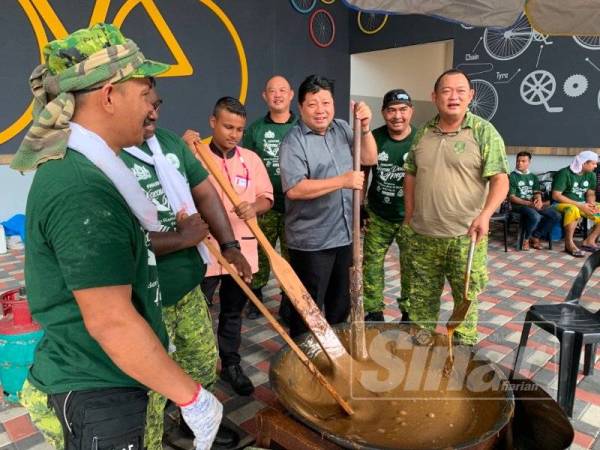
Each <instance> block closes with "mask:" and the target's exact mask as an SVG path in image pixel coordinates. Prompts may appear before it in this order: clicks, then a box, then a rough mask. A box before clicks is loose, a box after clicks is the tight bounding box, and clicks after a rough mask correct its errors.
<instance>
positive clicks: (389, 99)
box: [381, 89, 412, 109]
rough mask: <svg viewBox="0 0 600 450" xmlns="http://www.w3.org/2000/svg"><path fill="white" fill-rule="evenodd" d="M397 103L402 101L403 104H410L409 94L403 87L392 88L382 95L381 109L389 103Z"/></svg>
mask: <svg viewBox="0 0 600 450" xmlns="http://www.w3.org/2000/svg"><path fill="white" fill-rule="evenodd" d="M398 103H404V104H405V105H408V106H412V100H411V99H410V95H408V92H406V91H405V90H404V89H392V90H391V91H389V92H387V93H386V94H385V95H384V96H383V105H382V106H381V109H385V108H387V107H388V106H390V105H396V104H398Z"/></svg>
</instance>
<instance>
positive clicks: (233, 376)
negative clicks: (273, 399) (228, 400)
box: [221, 364, 254, 395]
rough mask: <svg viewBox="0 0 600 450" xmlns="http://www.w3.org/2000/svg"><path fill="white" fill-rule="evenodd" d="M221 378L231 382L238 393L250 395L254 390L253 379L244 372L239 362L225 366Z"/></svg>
mask: <svg viewBox="0 0 600 450" xmlns="http://www.w3.org/2000/svg"><path fill="white" fill-rule="evenodd" d="M221 379H222V380H223V381H226V382H227V383H229V384H230V385H231V387H232V388H233V390H234V391H235V393H236V394H238V395H250V394H252V393H253V392H254V385H253V384H252V381H250V378H248V377H247V376H246V374H244V372H243V371H242V368H241V366H240V365H239V364H233V365H231V366H225V367H223V368H222V369H221Z"/></svg>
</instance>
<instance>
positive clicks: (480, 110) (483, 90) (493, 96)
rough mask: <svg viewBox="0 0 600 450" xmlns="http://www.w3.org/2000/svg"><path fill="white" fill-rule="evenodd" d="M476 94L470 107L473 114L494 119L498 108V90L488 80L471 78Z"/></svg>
mask: <svg viewBox="0 0 600 450" xmlns="http://www.w3.org/2000/svg"><path fill="white" fill-rule="evenodd" d="M471 84H472V86H473V90H474V91H475V95H474V96H473V100H471V104H470V105H469V109H470V110H471V112H472V113H473V114H476V115H478V116H481V117H483V118H484V119H486V120H492V117H494V114H496V111H497V110H498V91H496V88H495V87H494V86H493V85H492V84H491V83H490V82H489V81H486V80H471Z"/></svg>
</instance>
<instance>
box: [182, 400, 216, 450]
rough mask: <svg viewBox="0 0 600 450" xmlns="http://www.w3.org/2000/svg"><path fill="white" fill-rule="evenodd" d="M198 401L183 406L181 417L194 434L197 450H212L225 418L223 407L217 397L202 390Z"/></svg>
mask: <svg viewBox="0 0 600 450" xmlns="http://www.w3.org/2000/svg"><path fill="white" fill-rule="evenodd" d="M200 389H201V390H200V394H199V395H197V396H196V399H195V400H194V401H193V402H192V403H190V404H188V405H186V406H181V416H182V417H183V420H185V423H187V424H188V426H189V427H190V429H191V430H192V431H193V432H194V436H195V438H196V439H194V445H195V446H196V450H210V447H211V445H212V443H213V441H214V439H215V436H216V435H217V430H218V429H219V425H220V424H221V418H222V417H223V405H222V404H221V402H219V400H217V397H215V396H214V395H212V394H211V393H210V392H208V391H207V390H206V389H204V388H200Z"/></svg>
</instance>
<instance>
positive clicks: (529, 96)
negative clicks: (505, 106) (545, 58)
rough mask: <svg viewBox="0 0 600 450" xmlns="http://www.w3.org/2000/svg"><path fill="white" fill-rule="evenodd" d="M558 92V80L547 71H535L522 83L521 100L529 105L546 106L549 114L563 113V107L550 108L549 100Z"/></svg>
mask: <svg viewBox="0 0 600 450" xmlns="http://www.w3.org/2000/svg"><path fill="white" fill-rule="evenodd" d="M555 91H556V78H554V75H552V74H551V73H550V72H548V71H547V70H534V71H533V72H531V73H529V74H528V75H527V76H526V77H525V78H523V81H522V82H521V89H520V93H521V99H522V100H523V101H524V102H525V103H527V104H528V105H533V106H537V105H544V107H545V108H546V111H548V112H549V113H559V112H562V110H563V107H562V106H550V105H548V100H550V99H551V98H552V96H553V95H554V92H555Z"/></svg>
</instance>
